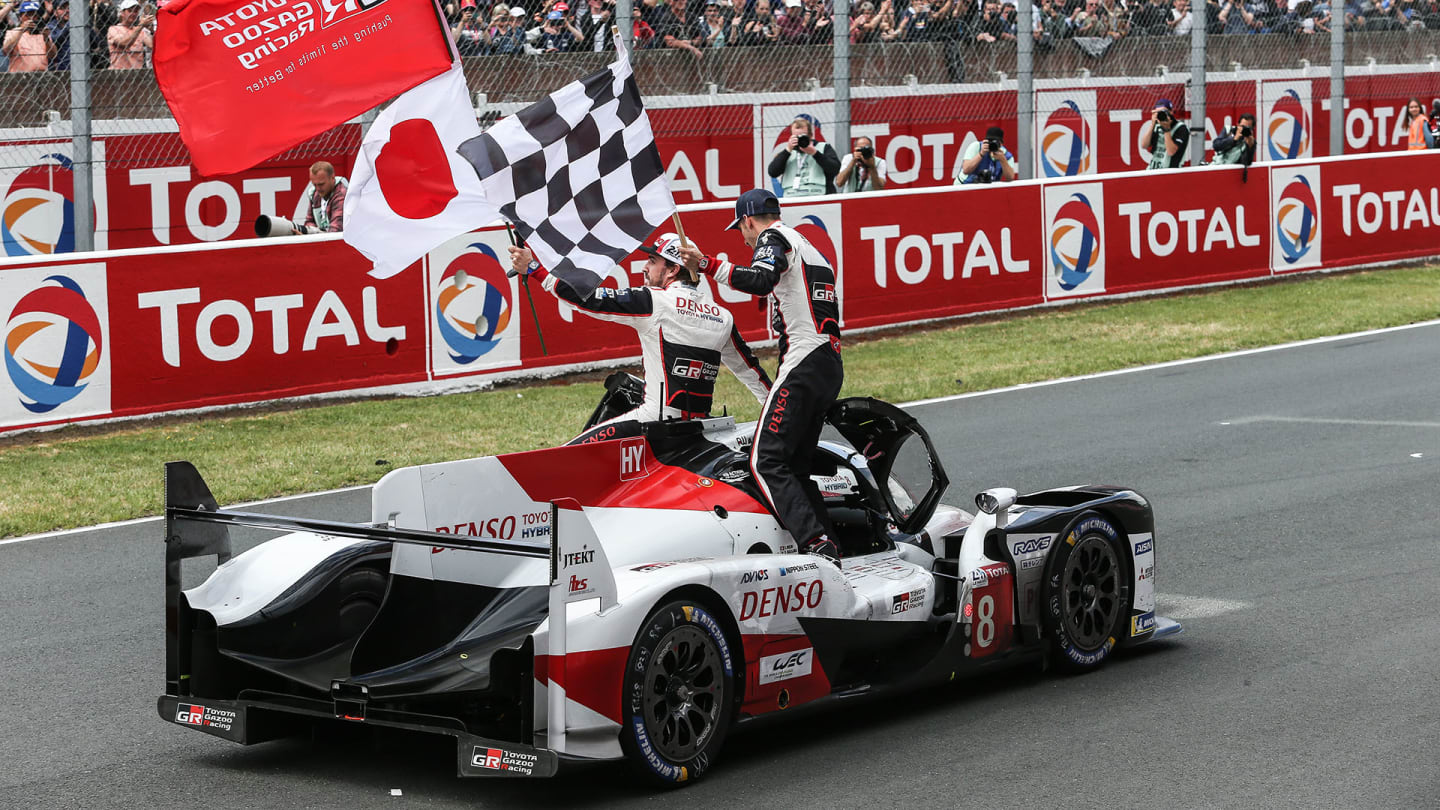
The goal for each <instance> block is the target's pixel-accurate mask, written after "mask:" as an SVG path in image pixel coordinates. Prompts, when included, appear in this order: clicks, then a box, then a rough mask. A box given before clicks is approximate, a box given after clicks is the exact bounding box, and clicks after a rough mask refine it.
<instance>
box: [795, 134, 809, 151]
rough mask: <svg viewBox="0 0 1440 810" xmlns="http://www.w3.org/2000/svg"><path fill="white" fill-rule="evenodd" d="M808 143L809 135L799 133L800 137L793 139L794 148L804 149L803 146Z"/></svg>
mask: <svg viewBox="0 0 1440 810" xmlns="http://www.w3.org/2000/svg"><path fill="white" fill-rule="evenodd" d="M809 145H810V136H809V135H801V136H800V137H798V138H796V139H795V148H796V149H804V148H805V147H807V146H809Z"/></svg>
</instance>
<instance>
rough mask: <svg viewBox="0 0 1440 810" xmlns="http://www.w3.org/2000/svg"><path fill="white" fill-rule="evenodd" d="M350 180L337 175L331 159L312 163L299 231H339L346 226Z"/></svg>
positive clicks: (296, 228) (297, 226)
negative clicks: (346, 200) (346, 202)
mask: <svg viewBox="0 0 1440 810" xmlns="http://www.w3.org/2000/svg"><path fill="white" fill-rule="evenodd" d="M349 187H350V183H349V181H348V180H346V179H345V178H343V177H336V176H335V167H334V166H333V165H331V164H330V162H329V161H325V160H317V161H315V163H314V164H312V165H311V166H310V187H309V188H308V189H306V191H305V194H306V197H304V198H302V200H303V204H304V205H305V219H304V220H302V224H300V225H296V226H295V233H296V234H297V235H298V234H305V233H339V232H341V231H343V230H345V190H346V189H347V188H349Z"/></svg>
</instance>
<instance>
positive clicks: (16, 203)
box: [0, 152, 75, 256]
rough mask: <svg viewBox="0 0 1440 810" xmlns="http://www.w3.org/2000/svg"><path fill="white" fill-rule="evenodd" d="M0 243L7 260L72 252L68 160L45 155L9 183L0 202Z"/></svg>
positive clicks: (72, 175)
mask: <svg viewBox="0 0 1440 810" xmlns="http://www.w3.org/2000/svg"><path fill="white" fill-rule="evenodd" d="M0 241H3V243H4V245H5V255H7V256H48V255H50V254H52V253H70V252H72V251H74V250H75V173H74V171H73V170H72V164H71V161H70V158H68V157H66V156H65V155H62V154H60V153H58V152H57V153H53V154H49V155H45V156H43V157H42V158H40V161H39V162H38V163H37V164H36V165H34V166H31V167H29V168H28V169H25V170H24V171H22V172H20V173H19V174H17V175H16V176H15V179H14V180H12V181H10V187H9V188H8V189H6V190H5V198H4V200H3V202H0Z"/></svg>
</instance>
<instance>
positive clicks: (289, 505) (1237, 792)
mask: <svg viewBox="0 0 1440 810" xmlns="http://www.w3.org/2000/svg"><path fill="white" fill-rule="evenodd" d="M1437 370H1440V326H1437V325H1427V326H1422V327H1420V328H1415V329H1409V330H1403V331H1395V332H1388V333H1384V334H1375V335H1368V336H1362V337H1357V338H1352V339H1346V340H1341V341H1335V342H1329V343H1323V344H1318V345H1306V346H1299V347H1295V348H1287V349H1283V350H1279V351H1275V352H1269V353H1262V354H1252V355H1248V356H1241V357H1232V358H1226V359H1220V360H1215V361H1211V362H1202V363H1195V364H1189V365H1178V366H1170V367H1164V368H1157V369H1152V370H1145V371H1140V372H1136V373H1132V374H1124V375H1118V376H1108V377H1101V378H1096V379H1088V380H1079V381H1073V382H1067V383H1064V384H1060V385H1053V386H1047V387H1037V388H1030V389H1021V390H1013V391H1007V392H1002V393H997V394H993V395H989V396H982V397H975V398H969V399H964V400H959V401H951V402H941V403H935V404H929V405H922V406H919V407H917V408H916V412H917V413H918V414H919V415H920V416H921V418H922V419H923V420H924V422H925V423H926V424H927V425H928V426H929V428H930V430H931V432H932V434H933V435H934V438H935V439H936V441H937V443H938V445H939V446H940V447H942V448H945V462H946V465H947V469H948V470H949V471H950V473H951V478H952V480H953V481H954V483H953V484H952V487H951V491H950V497H949V498H948V499H947V500H949V501H951V502H954V503H962V504H963V503H966V502H967V501H968V499H969V498H970V496H971V494H972V493H974V492H975V491H977V490H978V489H981V488H983V487H986V486H994V485H1010V486H1015V487H1017V488H1019V489H1021V490H1022V491H1026V490H1034V489H1042V488H1046V487H1051V486H1059V485H1065V484H1071V483H1081V482H1103V483H1122V484H1126V485H1129V486H1133V487H1136V488H1138V489H1140V490H1141V491H1142V492H1144V493H1145V494H1146V495H1147V496H1148V497H1149V498H1150V499H1151V500H1152V502H1153V503H1154V504H1155V508H1156V514H1157V523H1158V526H1157V535H1156V537H1157V552H1158V555H1159V557H1158V561H1159V570H1158V587H1159V590H1160V592H1161V594H1162V596H1161V601H1160V607H1161V611H1162V613H1169V614H1170V615H1173V616H1176V617H1177V618H1180V619H1181V620H1182V621H1183V623H1184V624H1185V633H1184V634H1183V635H1181V636H1179V637H1177V638H1175V639H1172V640H1165V641H1162V642H1157V643H1154V644H1152V645H1149V646H1148V647H1145V648H1141V649H1140V650H1137V651H1135V652H1134V653H1132V654H1130V655H1126V656H1124V657H1119V658H1116V659H1114V660H1112V661H1111V662H1110V663H1109V665H1108V666H1106V667H1105V668H1104V669H1103V670H1101V671H1100V672H1098V673H1095V674H1093V675H1089V676H1084V677H1079V678H1065V677H1059V676H1056V675H1053V674H1043V673H1038V672H1033V671H1029V670H1020V671H1012V672H1009V673H1007V674H1004V675H1001V676H992V677H988V678H986V679H984V680H970V681H963V682H957V683H954V684H950V685H948V686H945V687H939V688H935V689H932V690H928V691H925V692H921V693H916V694H909V695H903V696H895V697H889V698H873V699H869V700H865V701H861V702H856V703H850V704H846V705H844V706H841V707H837V708H836V709H834V710H830V711H812V712H809V713H797V714H794V715H792V716H790V717H785V718H781V719H780V720H779V721H776V722H770V723H767V724H765V725H763V726H756V727H751V728H748V729H743V730H741V731H739V732H738V733H736V734H735V735H734V736H732V737H731V739H730V741H729V744H728V745H727V747H726V750H725V752H724V755H723V757H722V759H721V761H720V763H719V764H718V765H717V768H716V770H714V771H713V772H712V774H711V775H710V777H709V778H708V779H707V780H706V781H704V782H702V783H700V784H697V785H694V786H692V787H690V788H688V789H686V790H683V791H680V792H678V793H670V794H658V795H657V794H653V793H651V792H649V791H647V790H644V789H642V788H640V787H638V786H637V785H636V784H635V783H633V782H632V781H631V780H630V778H629V776H628V773H627V772H626V771H625V770H624V769H623V768H619V767H613V766H591V767H584V768H576V769H573V770H571V771H568V772H564V773H562V776H561V777H560V778H558V779H554V780H537V781H520V782H515V781H509V782H506V781H488V780H487V781H479V780H464V781H462V780H459V779H457V778H456V777H455V776H454V775H453V753H452V749H451V748H450V747H448V746H447V745H445V744H444V743H443V742H431V741H429V740H428V739H426V738H419V739H417V738H410V737H398V738H397V737H391V736H382V737H371V736H369V735H368V734H366V733H364V730H354V731H358V732H359V733H358V734H354V735H341V734H336V733H334V732H330V733H327V734H324V735H321V736H319V737H317V738H316V739H315V740H302V741H294V742H282V743H270V744H265V745H260V746H255V747H252V748H240V747H237V746H234V745H231V744H229V743H226V742H223V741H220V740H216V739H213V738H210V737H206V736H204V735H201V734H196V733H193V732H189V731H186V730H184V729H181V728H179V727H176V726H173V725H170V724H168V723H164V722H162V721H161V720H160V719H158V717H157V716H156V713H155V707H154V698H155V695H156V694H157V693H158V692H159V691H161V689H162V687H163V668H162V663H161V653H162V643H163V642H162V626H163V625H162V614H161V596H162V586H163V577H162V566H161V546H160V530H159V526H158V524H156V523H153V522H150V523H139V524H132V525H125V526H118V527H110V528H104V529H97V530H92V531H86V532H79V533H73V534H67V535H62V536H57V537H48V538H41V539H37V540H34V541H27V542H20V543H12V544H9V545H5V546H0V752H3V754H0V806H4V807H16V808H22V807H23V808H34V807H86V808H89V807H197V806H199V807H209V808H291V807H346V808H370V807H384V808H394V807H401V806H424V807H472V808H484V807H514V806H527V807H576V808H588V807H608V806H630V805H635V806H640V805H643V806H646V807H670V806H676V807H685V808H687V809H688V808H704V807H730V806H744V807H758V808H766V809H767V810H768V809H769V808H787V809H788V808H810V807H814V808H831V807H839V808H849V807H904V806H913V807H951V806H953V807H1025V808H1045V807H1161V808H1175V807H1235V808H1251V807H1305V808H1309V807H1337V808H1360V807H1364V808H1371V807H1395V808H1421V807H1440V767H1437V765H1440V762H1437V760H1440V756H1437V755H1440V703H1437V701H1436V699H1435V696H1436V693H1437V690H1436V687H1437V681H1440V619H1437V616H1436V612H1437V607H1440V599H1437V597H1440V564H1437V562H1436V559H1437V554H1436V552H1437V550H1440V549H1437V535H1440V530H1437V527H1440V486H1437V464H1440V408H1437V402H1440V374H1437V373H1436V372H1437ZM209 472H210V475H211V476H212V477H214V476H220V475H223V474H224V471H223V470H212V471H209ZM157 480H158V476H157ZM157 497H159V493H158V492H157ZM367 497H368V496H367V493H366V492H365V491H363V490H361V491H353V492H346V493H339V494H332V495H326V496H319V497H316V498H311V499H302V500H295V501H289V502H286V503H283V504H278V505H275V506H272V507H267V511H276V512H289V513H295V514H309V515H315V516H324V517H330V518H335V519H346V520H358V519H362V518H364V517H365V516H366V515H365V513H366V511H367V510H366V506H365V504H366V499H367ZM351 730H352V729H346V731H351ZM394 790H399V791H400V795H399V796H396V795H393V794H392V791H394Z"/></svg>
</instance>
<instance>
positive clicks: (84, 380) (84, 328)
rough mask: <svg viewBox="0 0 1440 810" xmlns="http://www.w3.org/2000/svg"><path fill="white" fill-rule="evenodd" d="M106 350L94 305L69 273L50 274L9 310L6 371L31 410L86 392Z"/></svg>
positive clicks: (41, 410)
mask: <svg viewBox="0 0 1440 810" xmlns="http://www.w3.org/2000/svg"><path fill="white" fill-rule="evenodd" d="M104 351H105V339H104V337H103V329H102V328H101V323H100V317H99V315H98V314H97V312H96V308H95V306H93V305H92V304H91V302H90V300H89V299H88V298H87V297H86V295H85V290H84V289H82V288H81V286H80V284H79V283H78V282H76V281H75V280H74V279H73V278H71V277H69V276H62V275H53V276H49V277H47V278H46V279H45V281H44V284H43V285H41V286H39V287H37V288H35V289H34V290H31V291H30V292H28V293H26V294H25V295H24V296H23V297H21V299H20V300H19V301H17V302H16V304H15V307H14V308H13V309H12V310H10V317H9V320H8V321H7V323H6V326H5V371H6V372H7V373H8V374H9V375H10V382H12V383H13V384H14V385H15V388H16V390H17V391H18V392H19V393H20V404H21V405H23V406H24V407H25V409H26V410H28V411H30V412H31V413H48V412H49V411H53V410H55V409H56V408H58V407H60V406H61V405H63V404H65V403H66V402H69V401H70V400H72V399H74V398H75V397H76V396H78V395H79V394H80V392H82V391H84V390H85V388H86V386H88V385H89V383H90V381H91V380H92V379H93V378H94V377H95V375H96V371H97V370H98V369H99V368H100V365H101V360H102V359H103V357H104Z"/></svg>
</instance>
